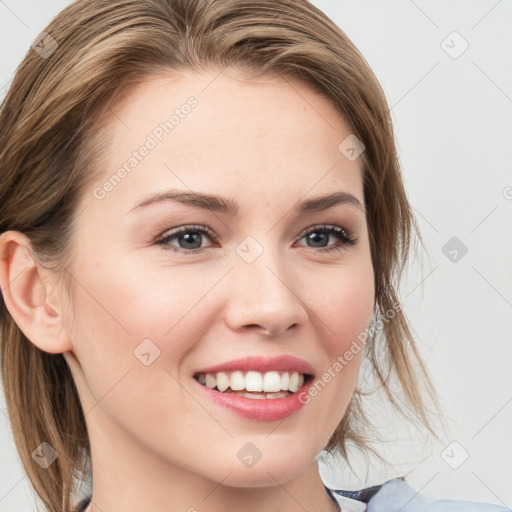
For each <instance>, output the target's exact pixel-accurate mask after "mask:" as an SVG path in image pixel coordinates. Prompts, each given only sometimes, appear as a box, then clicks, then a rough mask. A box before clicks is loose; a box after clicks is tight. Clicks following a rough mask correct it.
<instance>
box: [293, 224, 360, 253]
mask: <svg viewBox="0 0 512 512" xmlns="http://www.w3.org/2000/svg"><path fill="white" fill-rule="evenodd" d="M331 235H332V236H334V237H335V238H336V239H337V240H338V243H337V244H336V245H334V246H333V247H329V246H327V247H326V246H324V245H322V241H327V242H328V241H329V237H330V236H331ZM304 237H306V238H307V240H309V241H310V242H313V243H314V244H316V243H320V247H319V246H318V245H317V246H316V247H317V248H318V247H319V248H320V250H322V251H324V252H326V251H333V250H341V249H345V248H346V247H347V246H349V247H350V246H352V245H354V244H355V243H357V239H356V238H354V237H353V236H352V235H350V234H349V233H348V232H347V230H345V229H344V228H341V227H339V226H332V225H328V224H323V225H321V226H314V227H313V228H309V229H308V230H307V231H305V232H303V233H302V237H301V239H302V238H304ZM310 247H311V246H310ZM314 247H315V246H313V248H314Z"/></svg>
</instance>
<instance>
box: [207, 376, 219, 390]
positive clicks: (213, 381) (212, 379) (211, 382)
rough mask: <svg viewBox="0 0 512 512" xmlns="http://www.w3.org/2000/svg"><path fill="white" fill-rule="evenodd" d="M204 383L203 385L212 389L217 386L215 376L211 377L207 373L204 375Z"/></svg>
mask: <svg viewBox="0 0 512 512" xmlns="http://www.w3.org/2000/svg"><path fill="white" fill-rule="evenodd" d="M205 379H206V382H205V384H206V385H207V386H208V387H209V388H211V389H213V388H214V387H215V386H216V385H217V379H216V378H215V375H212V374H211V373H207V374H206V375H205Z"/></svg>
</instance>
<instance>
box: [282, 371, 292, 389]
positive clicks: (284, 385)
mask: <svg viewBox="0 0 512 512" xmlns="http://www.w3.org/2000/svg"><path fill="white" fill-rule="evenodd" d="M289 384H290V374H289V373H288V372H284V373H283V375H281V389H288V385H289Z"/></svg>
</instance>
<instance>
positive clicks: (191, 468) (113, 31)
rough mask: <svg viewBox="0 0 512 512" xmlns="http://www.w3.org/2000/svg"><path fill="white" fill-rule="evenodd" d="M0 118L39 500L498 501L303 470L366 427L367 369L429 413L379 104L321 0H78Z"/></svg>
mask: <svg viewBox="0 0 512 512" xmlns="http://www.w3.org/2000/svg"><path fill="white" fill-rule="evenodd" d="M0 123H1V125H2V133H1V135H0V137H1V139H0V148H1V149H0V151H1V153H0V180H1V181H0V184H1V188H0V232H1V233H2V235H1V237H0V254H1V265H0V284H1V287H2V292H3V300H4V305H3V306H2V310H1V317H0V322H1V328H2V331H1V336H2V339H1V342H2V376H3V383H4V389H5V396H6V403H7V406H8V411H9V415H10V418H11V422H12V424H13V426H14V425H20V424H22V425H24V429H23V430H18V429H16V428H13V432H14V436H15V441H16V445H17V448H18V451H19V454H20V457H21V460H22V462H23V464H24V467H25V469H26V471H27V473H28V475H29V478H30V481H31V483H32V485H33V486H34V489H35V490H36V492H37V493H38V496H39V497H40V498H41V500H42V502H43V503H44V506H45V507H46V510H48V511H53V510H59V511H60V510H65V511H68V510H71V509H74V510H80V511H83V510H86V511H87V512H93V511H94V512H97V511H103V512H106V511H114V510H123V511H127V512H129V511H132V510H140V509H144V510H169V509H171V510H188V511H195V510H199V511H200V510H211V511H217V510H222V511H229V510H240V509H243V510H245V511H252V510H261V509H262V508H263V509H265V510H276V511H277V510H279V511H284V512H287V511H292V510H293V511H295V510H299V509H301V510H304V509H305V510H333V511H334V510H340V508H342V509H343V510H368V511H369V512H371V511H372V510H374V511H377V510H384V509H385V510H387V511H392V510H396V511H398V510H410V511H415V512H419V511H422V510H427V507H430V508H429V510H432V511H434V510H462V509H463V508H464V507H465V508H466V509H467V508H468V506H469V507H470V508H471V509H472V510H478V511H489V512H491V511H496V512H498V511H501V510H505V509H504V508H503V507H499V506H493V505H487V504H474V503H469V502H462V501H452V502H449V501H448V502H447V501H446V500H445V501H443V502H436V503H433V502H432V501H431V500H429V498H427V497H425V496H422V495H420V494H419V493H417V492H416V491H415V490H413V489H412V488H411V487H410V486H409V485H408V484H407V483H406V482H405V480H404V479H403V478H400V477H398V478H392V479H390V480H388V481H386V482H385V483H383V484H382V485H379V486H376V487H372V488H367V489H364V490H361V491H360V492H350V491H341V490H337V489H330V488H328V487H327V486H325V485H324V483H323V481H322V479H321V478H320V474H319V471H318V465H317V462H316V459H315V457H316V456H317V455H318V453H319V452H320V451H321V450H322V449H326V450H327V451H329V452H331V453H339V454H340V455H341V456H342V457H344V458H345V459H347V460H348V455H349V453H348V452H349V444H350V443H354V444H355V446H357V447H359V448H360V449H361V450H363V451H365V450H366V451H368V450H372V448H371V446H370V441H371V439H372V435H371V433H372V429H371V424H370V422H369V421H368V418H367V417H366V416H365V414H364V410H363V402H364V400H363V397H364V394H365V392H367V389H368V388H367V385H368V384H367V383H366V384H365V383H363V384H364V385H363V384H361V383H358V377H359V375H360V374H362V371H363V369H368V371H369V372H371V373H372V374H373V376H374V378H375V379H376V381H377V382H378V383H380V384H381V385H382V386H383V389H384V390H385V392H386V393H387V396H388V398H389V399H390V400H391V403H392V404H393V405H394V406H395V407H397V409H398V410H399V411H400V412H401V413H403V414H404V415H405V416H406V417H410V419H411V420H412V421H414V420H416V421H417V422H419V423H422V424H424V425H425V426H426V427H427V430H428V431H429V432H431V433H432V434H433V435H436V434H435V431H434V428H433V425H432V420H431V418H430V417H429V407H428V404H429V402H431V403H432V404H433V405H432V407H433V408H436V407H438V402H437V399H436V395H435V391H434V388H433V386H432V384H431V382H430V380H429V377H428V375H427V373H426V371H425V367H424V365H423V363H422V361H421V358H420V356H419V354H418V352H417V349H416V346H415V344H414V340H413V337H412V335H411V333H410V330H409V326H408V324H407V321H406V318H405V316H404V315H403V313H402V311H401V307H400V302H399V298H398V295H397V292H396V289H397V286H398V282H399V278H400V271H401V269H402V268H403V266H404V265H405V263H406V261H407V256H408V247H409V241H410V237H411V234H412V230H413V229H414V228H415V222H414V218H413V216H412V213H411V208H410V205H409V203H408V201H407V197H406V195H405V191H404V187H403V183H402V178H401V175H400V169H399V164H398V160H397V156H396V150H395V147H394V140H393V131H392V126H391V122H390V118H389V111H388V107H387V104H386V101H385V97H384V94H383V93H382V90H381V88H380V86H379V84H378V82H377V80H376V78H375V76H374V74H373V73H372V71H371V70H370V68H369V67H368V65H367V63H366V62H365V60H364V58H363V57H362V56H361V54H360V53H359V52H358V51H357V49H356V48H355V47H354V46H353V44H352V43H351V42H350V41H349V40H348V38H347V37H346V36H345V35H344V33H343V32H342V31H341V30H340V29H339V28H338V27H337V26H336V25H335V24H334V23H333V22H332V21H331V20H329V19H328V18H327V17H326V16H325V15H324V14H323V13H322V12H321V11H319V10H318V9H316V8H315V7H314V6H312V5H311V4H309V3H307V2H306V1H295V0H293V1H292V0H279V1H276V0H272V1H270V0H261V1H260V0H258V1H252V0H251V1H249V0H228V1H224V0H219V1H215V2H212V1H208V0H193V1H191V0H167V1H164V0H151V1H148V0H116V1H112V2H103V1H101V0H79V1H77V2H75V3H74V4H72V5H71V6H70V7H68V8H66V9H65V10H64V11H62V12H61V13H60V14H59V16H57V18H56V19H55V20H54V21H53V22H52V23H51V24H50V25H49V26H48V27H47V29H46V30H45V32H44V33H43V34H42V35H41V37H40V38H39V39H38V40H37V41H36V42H35V43H34V45H33V47H32V49H31V50H30V51H29V52H28V54H27V56H26V58H25V59H24V61H23V62H22V64H21V66H20V67H19V69H18V71H17V73H16V76H15V78H14V81H13V83H12V85H11V88H10V90H9V92H8V94H7V96H6V98H5V100H4V102H3V105H2V108H1V111H0ZM363 364H364V368H363ZM27 368H29V369H30V371H28V372H27ZM393 380H396V382H397V383H398V385H399V386H401V390H402V394H403V396H402V397H400V398H399V399H398V400H397V399H395V398H394V397H393V394H392V391H391V389H392V386H391V384H392V382H393ZM402 400H403V401H404V403H405V404H406V406H407V407H406V408H403V407H401V406H399V402H401V401H402ZM88 475H89V476H90V475H92V476H93V490H92V497H87V498H85V499H82V500H81V502H80V503H79V504H78V505H77V506H76V507H75V506H74V505H73V504H72V501H73V497H74V495H75V494H76V487H75V485H76V484H77V483H79V482H80V480H83V479H85V478H87V476H88ZM73 507H74V508H73ZM436 507H437V508H436ZM443 507H444V508H443Z"/></svg>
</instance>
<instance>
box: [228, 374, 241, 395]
mask: <svg viewBox="0 0 512 512" xmlns="http://www.w3.org/2000/svg"><path fill="white" fill-rule="evenodd" d="M230 381H231V389H232V390H233V391H241V390H242V389H245V377H244V374H243V373H242V372H233V373H232V374H231V380H230Z"/></svg>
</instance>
